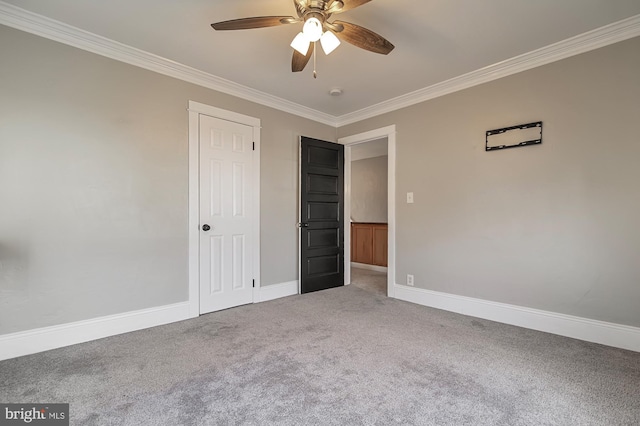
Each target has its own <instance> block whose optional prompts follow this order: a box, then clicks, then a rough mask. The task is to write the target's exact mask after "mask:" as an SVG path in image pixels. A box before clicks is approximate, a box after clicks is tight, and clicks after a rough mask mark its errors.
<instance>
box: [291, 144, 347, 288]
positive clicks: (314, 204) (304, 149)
mask: <svg viewBox="0 0 640 426" xmlns="http://www.w3.org/2000/svg"><path fill="white" fill-rule="evenodd" d="M300 170H301V177H300V179H301V182H300V190H301V194H300V202H301V206H300V212H301V218H300V221H301V224H300V225H301V232H300V241H301V244H300V246H301V250H300V257H301V261H300V268H301V271H300V289H301V292H302V293H309V292H311V291H318V290H324V289H328V288H332V287H338V286H341V285H344V232H343V231H344V218H343V217H342V212H343V211H344V146H342V145H339V144H336V143H331V142H325V141H321V140H317V139H311V138H307V137H302V138H301V164H300Z"/></svg>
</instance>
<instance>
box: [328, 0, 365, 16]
mask: <svg viewBox="0 0 640 426" xmlns="http://www.w3.org/2000/svg"><path fill="white" fill-rule="evenodd" d="M370 1H371V0H342V3H344V6H342V9H340V10H337V11H335V12H334V13H342V12H346V11H347V10H351V9H355V8H356V7H358V6H362V5H363V4H366V3H369V2H370Z"/></svg>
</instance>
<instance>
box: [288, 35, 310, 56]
mask: <svg viewBox="0 0 640 426" xmlns="http://www.w3.org/2000/svg"><path fill="white" fill-rule="evenodd" d="M309 44H311V43H310V42H309V39H308V38H307V36H306V35H304V34H303V33H298V35H297V36H296V37H295V38H294V39H293V41H292V42H291V47H293V48H294V49H296V50H297V51H298V52H299V53H300V54H301V55H306V54H307V52H308V51H309Z"/></svg>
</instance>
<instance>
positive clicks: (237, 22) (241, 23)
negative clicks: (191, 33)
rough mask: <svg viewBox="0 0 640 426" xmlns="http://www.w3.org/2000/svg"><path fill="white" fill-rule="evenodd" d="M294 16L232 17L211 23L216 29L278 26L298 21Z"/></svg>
mask: <svg viewBox="0 0 640 426" xmlns="http://www.w3.org/2000/svg"><path fill="white" fill-rule="evenodd" d="M298 21H299V19H297V18H294V17H293V16H257V17H255V18H241V19H232V20H230V21H222V22H216V23H215V24H211V26H212V27H213V29H214V30H218V31H222V30H249V29H252V28H265V27H276V26H278V25H286V24H291V23H293V22H298Z"/></svg>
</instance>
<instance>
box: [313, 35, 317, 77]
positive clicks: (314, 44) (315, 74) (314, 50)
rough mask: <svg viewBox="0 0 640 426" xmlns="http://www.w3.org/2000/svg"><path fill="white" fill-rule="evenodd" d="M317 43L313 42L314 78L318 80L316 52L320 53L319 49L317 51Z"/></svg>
mask: <svg viewBox="0 0 640 426" xmlns="http://www.w3.org/2000/svg"><path fill="white" fill-rule="evenodd" d="M316 47H317V46H316V42H315V41H314V42H313V78H318V73H316V52H317V51H318V49H316Z"/></svg>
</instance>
